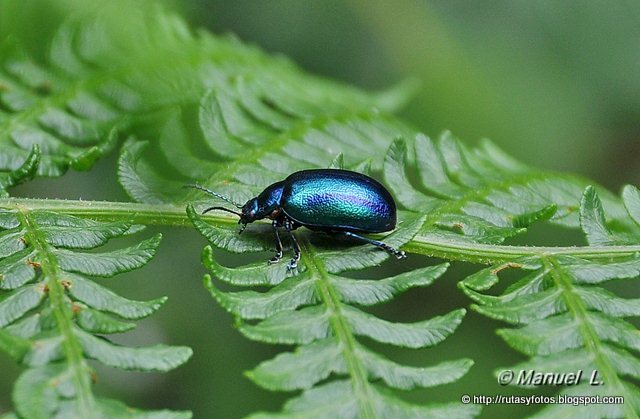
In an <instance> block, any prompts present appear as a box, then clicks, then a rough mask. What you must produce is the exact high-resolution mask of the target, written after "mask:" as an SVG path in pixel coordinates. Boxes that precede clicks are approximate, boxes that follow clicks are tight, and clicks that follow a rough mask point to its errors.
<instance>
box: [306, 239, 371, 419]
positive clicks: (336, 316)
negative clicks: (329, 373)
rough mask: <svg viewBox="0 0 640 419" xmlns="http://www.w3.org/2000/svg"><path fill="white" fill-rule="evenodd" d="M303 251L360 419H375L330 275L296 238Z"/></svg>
mask: <svg viewBox="0 0 640 419" xmlns="http://www.w3.org/2000/svg"><path fill="white" fill-rule="evenodd" d="M298 241H299V243H300V248H301V250H302V261H303V263H304V264H305V266H306V267H307V269H309V271H310V274H311V276H312V277H314V278H315V287H316V291H317V292H318V295H319V296H320V299H321V300H322V303H323V304H324V305H325V306H326V307H327V309H328V310H329V312H330V313H331V314H330V316H329V321H330V324H331V328H332V329H333V333H334V335H335V337H336V338H337V339H338V342H340V345H341V346H342V354H343V357H344V360H345V364H346V368H347V373H348V374H349V376H350V377H351V383H352V388H353V393H354V394H355V396H356V399H357V401H358V406H359V407H360V413H361V417H362V418H364V419H374V418H377V417H378V416H377V415H376V412H375V409H374V407H373V405H372V404H371V401H372V400H374V398H373V396H372V389H371V385H370V384H369V380H368V378H367V372H366V370H365V368H364V366H363V365H362V362H360V359H359V358H358V356H357V354H356V340H355V337H354V336H353V333H351V328H350V327H349V325H348V324H347V321H346V320H345V318H344V316H343V314H342V311H341V309H340V307H341V305H342V302H341V301H340V298H339V297H338V294H337V293H336V290H335V289H334V287H333V285H331V282H330V280H329V274H328V272H327V270H326V269H325V267H324V266H323V265H322V263H321V262H319V260H318V258H317V256H316V253H315V251H314V249H313V246H312V245H311V244H310V243H309V241H308V239H306V238H301V239H298Z"/></svg>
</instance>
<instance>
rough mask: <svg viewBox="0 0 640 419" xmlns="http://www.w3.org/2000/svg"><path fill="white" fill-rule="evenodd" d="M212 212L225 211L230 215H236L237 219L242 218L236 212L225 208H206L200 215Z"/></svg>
mask: <svg viewBox="0 0 640 419" xmlns="http://www.w3.org/2000/svg"><path fill="white" fill-rule="evenodd" d="M213 210H222V211H227V212H230V213H231V214H235V215H237V216H238V217H242V214H240V213H239V212H238V211H234V210H230V209H228V208H225V207H210V208H207V209H206V210H204V211H202V213H203V214H206V213H208V212H209V211H213Z"/></svg>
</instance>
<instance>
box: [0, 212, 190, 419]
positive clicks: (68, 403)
mask: <svg viewBox="0 0 640 419" xmlns="http://www.w3.org/2000/svg"><path fill="white" fill-rule="evenodd" d="M4 216H5V218H4V219H5V220H6V221H5V222H4V223H3V224H2V227H3V228H4V231H3V232H1V233H0V268H2V277H1V278H2V281H1V283H0V284H1V287H0V349H3V350H4V351H6V352H7V353H9V355H11V356H12V357H13V358H15V359H16V360H17V361H18V362H20V363H21V364H23V365H24V366H26V367H27V369H26V371H25V372H23V373H22V375H21V376H20V378H19V379H18V381H17V383H16V385H15V388H14V393H13V400H14V403H15V406H16V410H17V412H18V414H19V415H20V416H21V417H138V416H144V417H189V415H190V414H189V413H188V412H187V413H185V412H169V411H157V412H140V411H137V410H132V409H130V408H128V407H126V406H124V405H121V404H120V403H119V402H115V401H110V400H101V399H98V398H96V397H95V396H94V395H93V393H92V389H91V380H92V375H93V372H92V371H91V369H90V368H89V364H88V359H95V360H97V361H99V362H101V363H103V364H106V365H109V366H113V367H116V368H121V369H127V370H139V371H160V372H164V371H168V370H171V369H173V368H175V367H177V366H179V365H181V364H183V363H184V362H186V361H187V360H188V358H189V357H190V356H191V350H190V349H189V348H186V347H171V346H166V345H156V346H152V347H142V348H128V347H126V346H120V345H115V344H112V343H110V342H109V341H107V340H106V339H104V338H101V337H96V336H94V334H110V333H121V332H125V331H127V330H130V329H132V328H133V327H134V326H135V325H134V324H131V323H125V322H123V321H121V320H120V319H119V318H120V317H121V318H125V319H139V318H142V317H145V316H148V315H150V314H151V313H153V312H154V311H155V310H157V309H158V308H159V307H160V306H161V305H162V303H163V302H164V301H165V299H164V298H162V299H158V300H154V301H149V302H139V301H131V300H128V299H125V298H123V297H120V296H118V295H116V294H115V293H113V292H112V291H109V290H107V289H105V288H103V287H102V286H100V285H98V284H97V283H95V282H93V281H91V280H89V279H87V278H85V277H83V276H81V275H80V274H87V275H94V276H113V275H115V274H117V273H120V272H127V271H131V270H133V269H136V268H140V267H142V266H143V265H145V264H146V263H147V262H148V261H149V260H150V259H151V258H152V257H153V255H154V254H155V251H156V249H157V247H158V245H159V241H160V236H159V235H158V236H155V237H152V238H150V239H148V240H145V241H142V242H141V243H139V244H138V245H135V246H131V247H128V248H123V249H118V250H113V251H111V252H107V253H95V252H93V253H88V252H85V253H79V252H78V251H77V250H76V249H88V248H94V247H96V246H100V245H102V244H105V243H106V242H107V241H108V240H109V239H112V238H117V237H121V236H125V235H129V234H132V233H133V232H136V231H139V230H140V228H138V227H135V226H132V225H131V223H127V222H98V221H92V220H88V219H80V218H76V217H73V216H69V215H61V214H57V213H55V212H48V211H37V210H36V211H30V210H28V209H27V208H25V207H21V209H20V210H19V212H17V213H14V214H12V216H14V217H15V218H14V219H15V220H16V221H17V223H15V222H13V220H12V219H11V218H10V217H9V214H8V212H5V213H4ZM71 249H73V250H71ZM72 272H75V273H72ZM108 313H111V314H114V315H116V316H118V317H114V316H112V315H111V314H108ZM105 415H106V416H105Z"/></svg>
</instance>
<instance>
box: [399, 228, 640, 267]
mask: <svg viewBox="0 0 640 419" xmlns="http://www.w3.org/2000/svg"><path fill="white" fill-rule="evenodd" d="M402 249H403V250H406V251H407V252H410V253H419V254H423V255H426V256H433V257H440V258H446V259H449V260H461V261H465V262H476V263H486V264H489V263H496V262H506V261H509V260H512V259H517V258H520V257H523V256H541V257H542V256H551V255H553V256H560V255H564V256H577V257H581V258H585V259H618V258H626V257H629V256H634V255H635V254H637V253H638V252H640V245H635V246H558V247H551V246H508V245H496V244H484V243H472V242H468V243H465V242H462V241H450V240H446V239H439V238H436V237H433V236H429V237H424V236H421V235H420V234H418V235H417V236H416V237H414V238H413V239H412V240H411V241H410V242H409V243H407V244H406V245H404V246H402Z"/></svg>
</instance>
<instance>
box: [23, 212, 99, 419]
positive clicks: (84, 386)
mask: <svg viewBox="0 0 640 419" xmlns="http://www.w3.org/2000/svg"><path fill="white" fill-rule="evenodd" d="M18 216H19V219H20V223H21V224H22V226H23V227H24V229H25V240H26V241H27V243H29V244H30V245H31V246H33V248H34V250H35V251H36V255H38V258H39V263H40V269H41V270H42V275H43V276H44V278H46V286H47V288H48V293H49V301H50V304H51V308H52V312H53V315H54V318H55V320H56V323H57V326H58V329H59V331H60V334H61V335H62V337H63V340H62V347H63V350H64V354H65V358H66V361H67V364H68V367H69V369H70V370H71V372H72V373H71V376H72V377H73V378H72V380H73V382H74V384H75V385H74V388H75V391H76V399H77V400H78V406H79V411H80V412H81V413H82V416H83V417H92V415H93V414H94V413H95V399H94V397H93V393H92V392H91V381H90V377H89V374H88V372H89V366H88V365H87V363H86V361H85V359H84V357H83V351H82V346H81V345H80V341H79V340H78V338H77V336H76V335H75V333H74V331H73V328H74V324H73V320H72V318H71V316H70V311H69V310H68V309H67V307H66V305H65V289H64V285H63V284H62V278H61V275H60V270H59V269H58V261H57V259H56V257H55V255H54V254H53V252H51V246H50V245H49V244H48V243H47V242H46V240H45V237H44V235H43V234H42V233H41V232H40V229H39V227H38V225H37V224H36V222H35V221H34V220H33V219H32V218H31V217H30V216H29V210H28V209H25V208H22V209H21V210H20V212H19V213H18Z"/></svg>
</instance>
